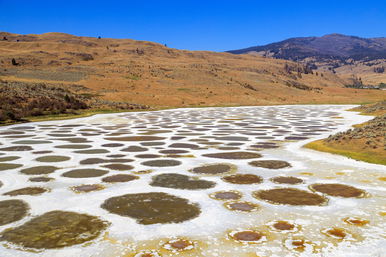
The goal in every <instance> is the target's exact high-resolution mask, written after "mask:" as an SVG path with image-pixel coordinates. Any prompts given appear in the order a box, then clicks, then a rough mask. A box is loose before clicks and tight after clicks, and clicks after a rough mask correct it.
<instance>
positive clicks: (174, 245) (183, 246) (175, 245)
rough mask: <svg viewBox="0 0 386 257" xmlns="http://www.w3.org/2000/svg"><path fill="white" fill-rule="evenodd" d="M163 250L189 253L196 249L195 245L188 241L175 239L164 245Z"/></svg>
mask: <svg viewBox="0 0 386 257" xmlns="http://www.w3.org/2000/svg"><path fill="white" fill-rule="evenodd" d="M163 248H165V249H167V250H170V251H187V250H191V249H193V248H194V243H193V242H192V241H190V240H186V239H173V240H170V241H169V242H167V243H166V244H164V245H163Z"/></svg>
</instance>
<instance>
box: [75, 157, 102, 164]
mask: <svg viewBox="0 0 386 257" xmlns="http://www.w3.org/2000/svg"><path fill="white" fill-rule="evenodd" d="M106 162H107V161H106V160H104V159H101V158H88V159H84V160H81V161H80V162H79V164H100V163H106Z"/></svg>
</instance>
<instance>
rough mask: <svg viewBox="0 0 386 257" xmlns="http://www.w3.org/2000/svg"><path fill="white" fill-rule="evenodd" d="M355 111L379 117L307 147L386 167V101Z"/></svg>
mask: <svg viewBox="0 0 386 257" xmlns="http://www.w3.org/2000/svg"><path fill="white" fill-rule="evenodd" d="M355 110H356V111H359V110H360V111H362V112H363V113H364V114H373V115H374V114H377V115H378V116H377V117H376V118H374V119H372V120H370V121H368V122H366V123H364V124H362V125H359V126H356V127H355V128H353V129H349V130H347V131H344V132H339V133H337V134H335V135H331V136H329V137H328V138H326V139H324V140H318V141H315V142H311V143H309V144H307V145H306V146H305V147H307V148H311V149H314V150H318V151H323V152H330V153H335V154H340V155H344V156H346V157H349V158H353V159H356V160H361V161H366V162H371V163H377V164H383V165H386V101H383V102H379V103H376V104H371V105H365V106H361V107H360V108H356V109H355Z"/></svg>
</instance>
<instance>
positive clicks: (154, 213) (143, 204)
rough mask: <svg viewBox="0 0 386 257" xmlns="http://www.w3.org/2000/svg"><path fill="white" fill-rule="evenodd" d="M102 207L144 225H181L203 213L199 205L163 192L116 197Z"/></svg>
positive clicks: (108, 200)
mask: <svg viewBox="0 0 386 257" xmlns="http://www.w3.org/2000/svg"><path fill="white" fill-rule="evenodd" d="M101 207H102V208H103V209H105V210H107V211H109V212H111V213H114V214H118V215H121V216H127V217H131V218H134V219H136V220H137V222H138V223H140V224H144V225H150V224H158V223H180V222H183V221H186V220H190V219H193V218H195V217H197V216H198V215H199V214H200V213H201V210H200V207H199V205H198V204H195V203H190V202H189V201H188V199H185V198H180V197H177V196H174V195H170V194H167V193H162V192H151V193H139V194H126V195H121V196H116V197H112V198H109V199H107V200H106V201H105V202H104V203H103V204H102V206H101Z"/></svg>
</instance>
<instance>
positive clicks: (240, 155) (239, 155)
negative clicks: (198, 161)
mask: <svg viewBox="0 0 386 257" xmlns="http://www.w3.org/2000/svg"><path fill="white" fill-rule="evenodd" d="M202 156H205V157H210V158H218V159H234V160H242V159H254V158H260V157H261V154H258V153H252V152H223V153H209V154H203V155H202Z"/></svg>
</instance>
